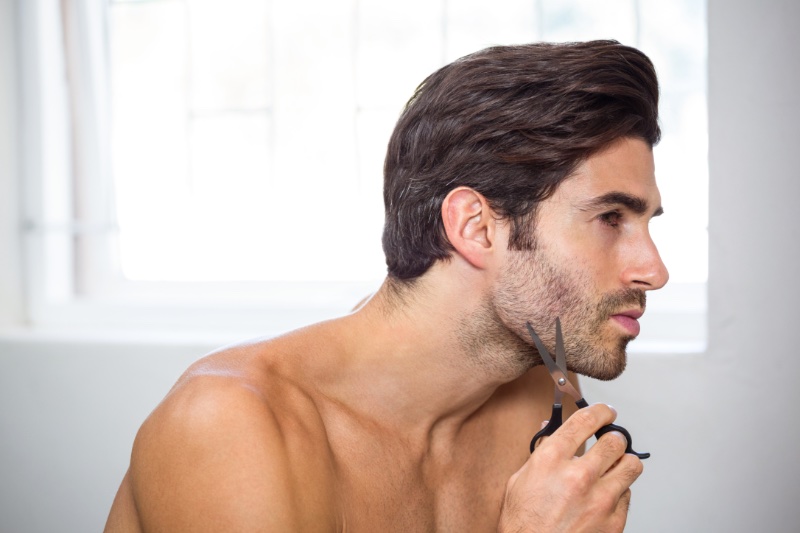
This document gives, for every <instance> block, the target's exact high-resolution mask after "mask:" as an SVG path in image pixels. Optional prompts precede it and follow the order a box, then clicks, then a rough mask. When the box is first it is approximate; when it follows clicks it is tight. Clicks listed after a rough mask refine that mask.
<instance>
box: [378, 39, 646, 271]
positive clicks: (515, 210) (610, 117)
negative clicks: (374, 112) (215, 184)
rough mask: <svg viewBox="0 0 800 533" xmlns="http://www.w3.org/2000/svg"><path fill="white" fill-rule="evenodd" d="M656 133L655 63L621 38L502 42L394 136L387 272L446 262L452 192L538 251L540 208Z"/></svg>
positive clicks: (437, 84) (422, 96)
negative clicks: (461, 191) (585, 173)
mask: <svg viewBox="0 0 800 533" xmlns="http://www.w3.org/2000/svg"><path fill="white" fill-rule="evenodd" d="M660 136H661V131H660V129H659V126H658V81H657V78H656V73H655V69H654V68H653V64H652V63H651V62H650V60H649V59H648V58H647V56H645V55H644V54H643V53H642V52H640V51H638V50H636V49H635V48H630V47H628V46H623V45H621V44H619V43H618V42H616V41H591V42H584V43H564V44H552V43H536V44H529V45H523V46H498V47H492V48H487V49H485V50H482V51H480V52H476V53H474V54H471V55H468V56H466V57H463V58H461V59H459V60H457V61H455V62H453V63H451V64H449V65H446V66H445V67H442V68H441V69H439V70H438V71H436V72H434V73H433V74H431V75H430V76H429V77H428V78H427V79H426V80H425V81H424V82H422V84H421V85H420V86H419V87H418V88H417V90H416V92H415V93H414V96H413V97H412V98H411V99H410V100H409V102H408V104H406V107H405V109H404V111H403V113H402V115H401V116H400V119H399V120H398V122H397V125H396V126H395V130H394V132H393V134H392V137H391V139H390V141H389V148H388V151H387V155H386V161H385V164H384V191H383V196H384V203H385V209H386V222H385V226H384V230H383V249H384V253H385V254H386V264H387V266H388V272H389V276H390V277H391V278H394V279H397V280H413V279H414V278H416V277H418V276H420V275H422V274H424V273H425V272H426V271H427V270H428V269H429V268H430V266H431V265H432V264H433V263H434V261H436V260H439V259H445V258H447V257H449V255H450V252H451V251H452V250H453V248H452V245H451V244H450V243H449V242H448V240H447V237H446V235H445V232H444V227H443V224H442V217H441V208H442V202H443V201H444V198H445V197H446V196H447V194H448V193H449V192H450V191H451V190H452V189H454V188H455V187H458V186H467V187H472V188H473V189H475V190H476V191H478V192H479V193H481V194H482V195H483V196H485V197H486V199H487V201H488V202H489V204H490V205H491V206H492V208H493V209H494V210H495V211H497V212H498V214H499V215H500V216H502V217H505V218H508V219H510V221H511V237H510V241H509V247H510V248H513V249H532V248H533V246H534V242H533V219H534V216H535V208H536V205H537V204H538V203H539V202H541V201H542V200H545V199H547V198H548V197H549V196H550V195H552V194H553V193H554V192H555V190H556V188H557V187H558V185H559V184H560V183H561V182H562V181H563V180H564V179H566V178H567V177H569V175H570V174H571V173H572V172H573V171H574V170H575V168H576V167H577V166H578V165H579V164H580V163H581V162H582V161H583V160H585V159H586V158H588V157H589V156H591V155H593V154H595V153H597V152H599V151H601V150H602V149H604V148H606V147H607V146H609V145H610V144H611V143H613V142H614V141H616V140H618V139H620V138H622V137H638V138H641V139H643V140H645V141H646V142H647V143H649V144H650V146H651V147H652V146H653V145H655V144H656V143H658V141H659V138H660Z"/></svg>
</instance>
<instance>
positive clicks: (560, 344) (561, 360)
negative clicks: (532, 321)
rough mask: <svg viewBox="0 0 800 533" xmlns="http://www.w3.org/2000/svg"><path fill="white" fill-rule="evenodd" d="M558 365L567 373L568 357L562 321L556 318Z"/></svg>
mask: <svg viewBox="0 0 800 533" xmlns="http://www.w3.org/2000/svg"><path fill="white" fill-rule="evenodd" d="M556 364H557V365H558V367H559V368H560V369H561V370H563V371H564V372H566V371H567V355H566V354H565V353H564V336H563V335H562V334H561V319H560V318H558V317H556Z"/></svg>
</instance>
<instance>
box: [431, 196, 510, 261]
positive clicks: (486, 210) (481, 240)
mask: <svg viewBox="0 0 800 533" xmlns="http://www.w3.org/2000/svg"><path fill="white" fill-rule="evenodd" d="M442 221H443V222H444V230H445V233H446V234H447V239H448V240H449V241H450V244H452V245H453V247H454V248H455V249H456V251H457V252H458V253H459V254H460V255H461V256H462V257H463V258H464V259H466V260H467V261H468V262H469V263H470V264H472V265H473V266H474V267H476V268H485V267H486V265H487V260H488V258H489V255H491V253H492V252H493V246H494V241H495V235H496V232H495V230H496V225H497V220H496V219H495V214H494V211H492V209H491V208H490V207H489V203H488V202H487V201H486V198H485V197H484V196H483V195H482V194H481V193H479V192H478V191H476V190H474V189H471V188H469V187H457V188H455V189H453V190H452V191H450V193H449V194H448V195H447V197H445V199H444V202H443V203H442Z"/></svg>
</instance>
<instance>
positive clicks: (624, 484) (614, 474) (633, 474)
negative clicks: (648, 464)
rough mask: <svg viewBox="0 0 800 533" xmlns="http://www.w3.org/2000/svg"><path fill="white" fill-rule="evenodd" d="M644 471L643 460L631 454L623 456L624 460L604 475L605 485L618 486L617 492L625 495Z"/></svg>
mask: <svg viewBox="0 0 800 533" xmlns="http://www.w3.org/2000/svg"><path fill="white" fill-rule="evenodd" d="M643 471H644V465H643V464H642V460H641V459H639V458H638V457H636V456H635V455H632V454H630V453H626V454H623V456H622V458H621V459H620V460H619V461H617V462H616V463H615V464H614V465H613V466H612V467H611V468H609V469H608V471H607V472H606V473H605V474H604V475H603V480H602V481H603V483H606V484H612V485H614V486H616V488H617V491H618V492H619V493H620V494H622V493H624V492H625V491H626V490H627V489H628V488H629V487H630V486H631V485H633V482H634V481H636V480H637V479H638V478H639V476H641V475H642V472H643Z"/></svg>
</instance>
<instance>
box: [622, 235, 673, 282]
mask: <svg viewBox="0 0 800 533" xmlns="http://www.w3.org/2000/svg"><path fill="white" fill-rule="evenodd" d="M630 252H631V256H629V258H628V261H629V262H628V265H627V266H626V267H625V268H624V269H623V271H622V281H623V283H624V284H625V285H627V286H629V287H635V288H638V289H642V290H646V291H648V290H656V289H660V288H661V287H663V286H664V285H666V284H667V281H668V280H669V272H668V271H667V267H666V266H665V265H664V262H663V261H662V260H661V255H660V254H659V253H658V248H657V247H656V245H655V243H654V242H653V239H652V237H650V235H649V232H648V234H647V235H644V236H643V237H642V239H641V240H640V241H639V242H637V243H636V244H635V245H634V246H632V249H631V250H630Z"/></svg>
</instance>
